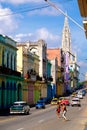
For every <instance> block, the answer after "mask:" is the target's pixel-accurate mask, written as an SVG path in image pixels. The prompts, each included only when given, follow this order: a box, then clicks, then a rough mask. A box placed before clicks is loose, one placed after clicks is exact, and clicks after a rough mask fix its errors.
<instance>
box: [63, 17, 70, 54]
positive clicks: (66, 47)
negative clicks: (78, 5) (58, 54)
mask: <svg viewBox="0 0 87 130" xmlns="http://www.w3.org/2000/svg"><path fill="white" fill-rule="evenodd" d="M62 50H63V51H64V52H65V53H66V52H67V51H68V52H70V53H71V36H70V29H69V24H68V17H67V15H66V16H65V21H64V27H63V33H62Z"/></svg>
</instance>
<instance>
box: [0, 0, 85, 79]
mask: <svg viewBox="0 0 87 130" xmlns="http://www.w3.org/2000/svg"><path fill="white" fill-rule="evenodd" d="M50 2H53V3H54V4H55V5H56V6H57V8H59V9H61V10H62V11H63V12H65V13H66V12H67V14H68V16H70V17H71V18H72V19H74V20H75V21H76V22H77V23H78V24H79V25H81V26H82V27H83V24H82V17H81V16H80V11H79V7H78V3H77V0H50ZM46 6H48V4H47V2H45V1H44V0H0V25H1V26H0V33H1V34H4V35H8V36H10V37H12V38H13V39H14V40H16V41H18V42H19V41H22V42H23V41H37V40H38V39H41V38H42V39H44V40H45V41H46V43H47V46H48V47H49V48H56V47H61V41H62V30H63V25H64V19H65V17H64V15H63V14H62V13H60V12H59V11H58V10H56V9H55V8H53V7H46ZM41 7H46V8H41ZM39 8H40V9H39ZM69 26H70V32H71V44H72V51H73V53H76V54H77V61H78V65H79V66H80V79H81V80H83V79H84V74H85V73H86V71H87V60H86V59H87V39H86V37H85V33H84V31H83V30H82V29H81V28H80V27H78V26H77V25H76V24H75V23H73V22H72V21H71V20H70V19H69Z"/></svg>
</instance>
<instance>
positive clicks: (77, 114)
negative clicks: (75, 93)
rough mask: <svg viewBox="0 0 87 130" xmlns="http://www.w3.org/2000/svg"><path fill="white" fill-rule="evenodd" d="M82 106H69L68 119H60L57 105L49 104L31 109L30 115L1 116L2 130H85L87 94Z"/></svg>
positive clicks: (0, 127)
mask: <svg viewBox="0 0 87 130" xmlns="http://www.w3.org/2000/svg"><path fill="white" fill-rule="evenodd" d="M81 104H82V106H81V107H71V106H69V107H67V108H68V112H67V118H68V119H69V120H68V121H64V120H63V119H62V118H60V119H58V117H57V115H56V113H55V109H56V106H51V105H48V106H47V107H46V109H45V110H42V109H41V110H36V109H35V108H33V109H31V114H30V115H28V116H25V115H24V116H23V115H22V116H21V115H19V116H17V115H16V116H8V117H0V130H58V129H59V130H84V128H85V123H86V122H87V95H86V96H85V97H84V99H82V100H81Z"/></svg>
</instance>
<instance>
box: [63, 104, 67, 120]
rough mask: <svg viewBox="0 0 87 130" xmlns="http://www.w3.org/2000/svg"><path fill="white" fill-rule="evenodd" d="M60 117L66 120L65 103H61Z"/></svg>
mask: <svg viewBox="0 0 87 130" xmlns="http://www.w3.org/2000/svg"><path fill="white" fill-rule="evenodd" d="M62 112H63V113H62V117H63V118H64V120H65V121H66V120H67V118H66V112H67V108H66V105H65V104H62Z"/></svg>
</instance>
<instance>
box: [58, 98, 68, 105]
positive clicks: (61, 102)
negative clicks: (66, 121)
mask: <svg viewBox="0 0 87 130" xmlns="http://www.w3.org/2000/svg"><path fill="white" fill-rule="evenodd" d="M60 104H61V105H62V104H65V105H68V106H69V105H70V102H69V100H68V99H66V98H65V99H62V100H61V101H60Z"/></svg>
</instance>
